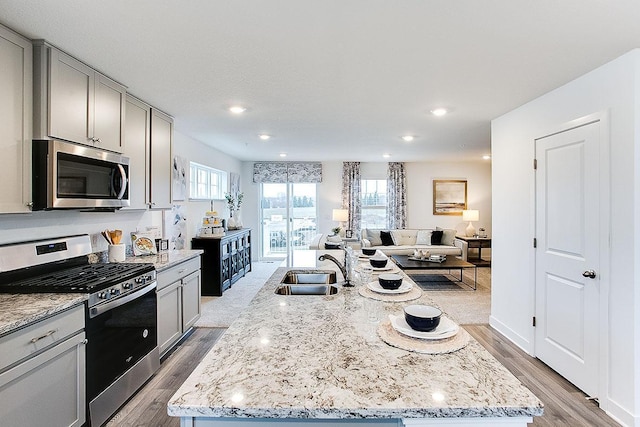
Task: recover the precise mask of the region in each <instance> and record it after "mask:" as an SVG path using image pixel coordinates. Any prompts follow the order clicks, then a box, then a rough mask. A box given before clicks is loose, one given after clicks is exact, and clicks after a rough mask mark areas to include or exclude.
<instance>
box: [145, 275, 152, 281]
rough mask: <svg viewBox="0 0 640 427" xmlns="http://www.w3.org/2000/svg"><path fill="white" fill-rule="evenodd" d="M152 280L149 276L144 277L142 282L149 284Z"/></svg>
mask: <svg viewBox="0 0 640 427" xmlns="http://www.w3.org/2000/svg"><path fill="white" fill-rule="evenodd" d="M152 279H153V277H151V275H148V276H144V280H146V281H147V282H150V281H151V280H152Z"/></svg>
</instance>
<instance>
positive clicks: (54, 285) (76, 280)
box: [0, 263, 154, 293]
mask: <svg viewBox="0 0 640 427" xmlns="http://www.w3.org/2000/svg"><path fill="white" fill-rule="evenodd" d="M153 269H154V267H153V264H146V263H145V264H127V263H122V264H86V265H81V266H77V267H72V268H66V269H63V270H59V271H54V272H51V273H45V274H41V275H38V276H35V277H29V278H26V279H22V280H19V281H16V282H12V283H3V284H0V292H9V293H34V292H52V293H92V292H97V291H99V290H101V289H104V288H108V287H109V286H111V285H114V284H116V283H120V282H123V281H126V280H128V279H131V278H133V277H136V276H139V275H141V274H144V273H147V272H150V271H153Z"/></svg>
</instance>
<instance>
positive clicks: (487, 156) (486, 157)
mask: <svg viewBox="0 0 640 427" xmlns="http://www.w3.org/2000/svg"><path fill="white" fill-rule="evenodd" d="M482 158H483V159H484V160H491V156H490V155H488V154H485V155H484V156H482Z"/></svg>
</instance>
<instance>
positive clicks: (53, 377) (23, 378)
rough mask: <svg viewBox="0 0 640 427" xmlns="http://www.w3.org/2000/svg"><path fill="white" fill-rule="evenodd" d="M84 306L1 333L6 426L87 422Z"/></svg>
mask: <svg viewBox="0 0 640 427" xmlns="http://www.w3.org/2000/svg"><path fill="white" fill-rule="evenodd" d="M85 344H86V340H85V333H84V306H78V307H75V308H72V309H70V310H67V311H64V312H62V313H60V314H57V315H55V316H53V317H50V318H48V319H45V320H41V321H39V322H37V323H35V324H33V325H30V326H27V327H25V328H23V329H19V330H18V331H15V332H12V333H9V334H7V335H4V336H2V337H0V354H2V357H1V358H0V401H1V402H2V405H0V419H1V420H2V425H7V426H25V427H29V426H34V427H35V426H44V425H47V426H82V425H83V424H84V422H85V418H86V415H85V409H86V408H85V389H86V386H85V352H86V346H85Z"/></svg>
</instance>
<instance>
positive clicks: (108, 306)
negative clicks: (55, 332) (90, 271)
mask: <svg viewBox="0 0 640 427" xmlns="http://www.w3.org/2000/svg"><path fill="white" fill-rule="evenodd" d="M156 286H157V283H156V282H155V281H154V282H153V283H151V284H150V285H148V286H145V287H144V288H142V289H138V290H137V291H135V292H133V293H130V294H129V295H125V296H123V297H120V298H117V299H115V300H113V301H110V302H106V303H104V304H101V305H98V306H95V307H91V308H90V309H89V318H90V319H93V318H94V317H96V316H99V315H101V314H102V313H105V312H107V311H109V310H113V309H114V308H116V307H120V306H121V305H124V304H126V303H128V302H130V301H132V300H134V299H136V298H138V297H140V296H142V295H144V294H146V293H147V292H149V291H151V290H153V289H155V288H156Z"/></svg>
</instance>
